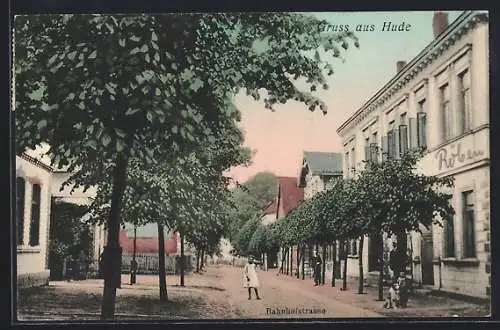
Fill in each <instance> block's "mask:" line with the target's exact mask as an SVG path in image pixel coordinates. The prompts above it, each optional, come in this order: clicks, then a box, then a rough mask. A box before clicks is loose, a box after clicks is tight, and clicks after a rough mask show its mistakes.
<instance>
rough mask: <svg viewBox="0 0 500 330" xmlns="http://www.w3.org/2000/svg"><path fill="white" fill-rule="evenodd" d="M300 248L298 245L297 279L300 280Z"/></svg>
mask: <svg viewBox="0 0 500 330" xmlns="http://www.w3.org/2000/svg"><path fill="white" fill-rule="evenodd" d="M299 270H300V248H299V246H298V245H297V278H300V271H299Z"/></svg>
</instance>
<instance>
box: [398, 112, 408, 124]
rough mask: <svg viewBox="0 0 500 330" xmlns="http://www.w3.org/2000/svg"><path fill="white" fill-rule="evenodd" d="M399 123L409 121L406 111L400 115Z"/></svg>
mask: <svg viewBox="0 0 500 330" xmlns="http://www.w3.org/2000/svg"><path fill="white" fill-rule="evenodd" d="M399 124H400V125H406V124H407V122H406V112H405V113H402V114H401V115H400V116H399Z"/></svg>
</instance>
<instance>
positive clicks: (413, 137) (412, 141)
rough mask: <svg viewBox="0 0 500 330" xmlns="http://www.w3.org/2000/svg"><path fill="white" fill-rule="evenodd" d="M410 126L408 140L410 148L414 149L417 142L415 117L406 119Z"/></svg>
mask: <svg viewBox="0 0 500 330" xmlns="http://www.w3.org/2000/svg"><path fill="white" fill-rule="evenodd" d="M408 122H409V124H410V127H409V140H410V149H412V150H413V149H416V148H417V146H418V144H417V140H418V132H417V119H416V118H409V120H408Z"/></svg>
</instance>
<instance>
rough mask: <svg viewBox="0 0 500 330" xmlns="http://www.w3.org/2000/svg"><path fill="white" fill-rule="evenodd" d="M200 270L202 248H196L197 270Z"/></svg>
mask: <svg viewBox="0 0 500 330" xmlns="http://www.w3.org/2000/svg"><path fill="white" fill-rule="evenodd" d="M199 271H200V250H198V249H196V272H197V273H198V272H199Z"/></svg>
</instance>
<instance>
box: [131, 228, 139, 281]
mask: <svg viewBox="0 0 500 330" xmlns="http://www.w3.org/2000/svg"><path fill="white" fill-rule="evenodd" d="M136 251H137V225H136V224H134V247H133V252H132V263H131V264H130V285H133V284H135V283H136V281H137V261H136V259H135V255H136Z"/></svg>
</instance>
